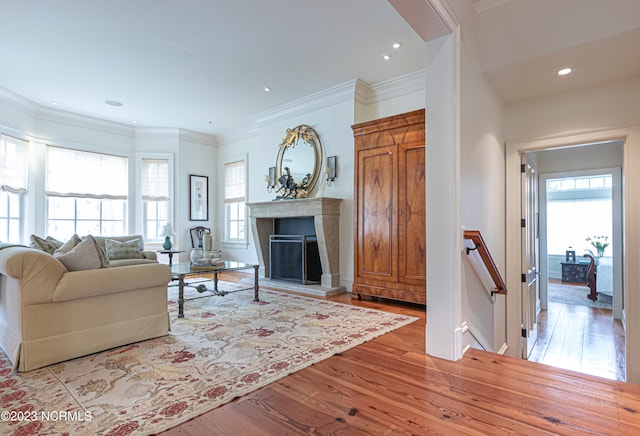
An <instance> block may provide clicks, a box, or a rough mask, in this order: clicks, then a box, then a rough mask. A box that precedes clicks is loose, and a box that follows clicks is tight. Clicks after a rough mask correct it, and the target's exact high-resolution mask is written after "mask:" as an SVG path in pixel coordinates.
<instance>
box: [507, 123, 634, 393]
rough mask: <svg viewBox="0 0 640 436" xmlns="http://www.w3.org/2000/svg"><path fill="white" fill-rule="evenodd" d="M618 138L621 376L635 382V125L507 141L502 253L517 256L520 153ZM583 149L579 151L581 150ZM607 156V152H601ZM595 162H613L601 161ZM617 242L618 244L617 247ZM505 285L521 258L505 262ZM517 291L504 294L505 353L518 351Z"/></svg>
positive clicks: (512, 283)
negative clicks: (623, 357) (623, 352)
mask: <svg viewBox="0 0 640 436" xmlns="http://www.w3.org/2000/svg"><path fill="white" fill-rule="evenodd" d="M614 142H618V143H620V144H622V149H623V153H622V154H623V165H621V167H622V168H623V169H624V177H623V178H622V183H621V186H622V191H623V195H624V210H623V212H622V219H621V221H622V223H623V227H624V229H625V231H624V233H623V235H622V244H621V245H622V246H624V247H625V248H624V253H625V254H624V258H622V262H621V264H623V268H622V277H623V280H622V294H623V297H624V298H623V301H624V306H623V307H622V317H621V318H622V320H621V321H622V324H623V325H624V328H625V341H624V342H625V350H626V368H625V372H626V381H627V382H630V383H640V341H638V338H636V336H637V335H640V293H639V292H638V291H637V289H636V287H635V286H634V285H633V284H634V283H639V282H640V267H638V265H640V250H639V249H638V247H639V246H640V242H638V241H639V239H638V236H639V235H640V191H639V189H640V131H639V130H638V129H635V128H620V129H612V130H602V131H597V132H591V133H584V134H575V135H567V136H563V137H556V138H549V139H539V140H530V141H523V142H510V143H507V147H506V191H507V192H506V199H507V200H506V209H507V218H506V232H507V233H506V248H507V250H506V257H507V259H520V253H521V252H522V241H521V216H520V208H521V204H522V198H521V190H520V176H521V173H520V169H521V157H522V155H523V154H526V153H534V152H540V151H543V150H545V151H547V150H549V151H550V150H554V149H555V150H558V151H560V150H561V149H565V148H566V149H567V150H568V149H569V148H581V147H578V145H579V144H602V145H603V146H604V145H605V144H611V143H614ZM589 149H590V147H584V148H583V149H581V153H579V156H578V159H579V160H580V159H581V157H580V156H582V155H583V154H584V155H587V154H589ZM583 151H584V153H582V152H583ZM603 158H604V161H603V162H606V160H607V156H606V155H605V156H603ZM567 164H575V162H574V161H572V160H568V161H566V160H563V161H560V160H558V161H556V162H555V165H557V168H556V170H555V171H563V170H567ZM599 166H616V165H610V164H607V163H601V165H596V166H595V167H599ZM620 248H621V247H620ZM506 277H507V280H506V281H507V287H508V289H509V290H512V289H518V288H519V286H520V283H521V277H522V272H521V265H520V262H508V263H507V265H506ZM522 304H523V301H522V297H521V295H519V293H517V292H510V295H509V299H507V345H508V349H507V354H509V355H512V356H518V355H519V353H520V352H521V349H522V339H521V332H522V318H521V310H522Z"/></svg>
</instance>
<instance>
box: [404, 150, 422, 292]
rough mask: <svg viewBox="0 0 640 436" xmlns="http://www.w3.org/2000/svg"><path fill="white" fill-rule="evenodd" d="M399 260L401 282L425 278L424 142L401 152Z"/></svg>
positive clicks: (419, 280)
mask: <svg viewBox="0 0 640 436" xmlns="http://www.w3.org/2000/svg"><path fill="white" fill-rule="evenodd" d="M398 155H399V158H398V186H399V189H398V197H399V198H398V232H399V233H398V235H399V236H398V240H399V241H400V245H399V248H398V251H399V253H398V256H399V257H398V261H399V262H398V263H399V271H400V272H399V277H400V281H403V282H407V283H423V282H424V281H425V280H426V266H427V259H426V208H425V197H426V184H425V149H424V144H421V143H418V144H403V145H402V146H400V150H399V152H398Z"/></svg>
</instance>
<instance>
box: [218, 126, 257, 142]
mask: <svg viewBox="0 0 640 436" xmlns="http://www.w3.org/2000/svg"><path fill="white" fill-rule="evenodd" d="M216 137H217V139H218V143H217V144H216V145H217V146H219V147H220V146H223V145H226V144H230V143H234V142H240V141H244V140H247V139H254V138H259V137H260V129H258V127H256V126H252V127H251V128H242V127H236V128H233V129H228V130H226V131H224V132H222V133H221V134H219V135H218V136H216Z"/></svg>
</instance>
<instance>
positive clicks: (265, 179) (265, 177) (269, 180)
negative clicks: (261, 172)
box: [264, 174, 271, 183]
mask: <svg viewBox="0 0 640 436" xmlns="http://www.w3.org/2000/svg"><path fill="white" fill-rule="evenodd" d="M264 181H265V182H267V183H269V182H271V179H270V178H269V174H266V175H265V176H264Z"/></svg>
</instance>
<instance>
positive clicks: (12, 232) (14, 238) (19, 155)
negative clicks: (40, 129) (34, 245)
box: [0, 134, 29, 243]
mask: <svg viewBox="0 0 640 436" xmlns="http://www.w3.org/2000/svg"><path fill="white" fill-rule="evenodd" d="M28 169H29V143H28V142H27V141H25V140H23V139H18V138H14V137H12V136H9V135H4V134H0V241H5V242H14V243H19V242H20V241H21V234H22V210H23V207H22V203H23V198H24V194H25V193H26V192H27V175H28Z"/></svg>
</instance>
